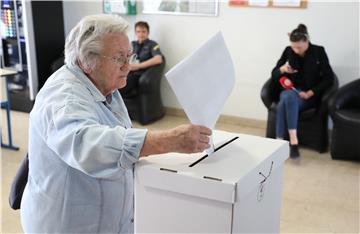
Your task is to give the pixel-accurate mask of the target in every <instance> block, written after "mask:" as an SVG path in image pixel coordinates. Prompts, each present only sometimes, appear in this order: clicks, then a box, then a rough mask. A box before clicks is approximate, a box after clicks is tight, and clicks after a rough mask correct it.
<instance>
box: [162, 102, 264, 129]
mask: <svg viewBox="0 0 360 234" xmlns="http://www.w3.org/2000/svg"><path fill="white" fill-rule="evenodd" d="M165 111H166V114H167V115H172V116H179V117H183V118H187V117H186V114H185V112H184V110H183V109H179V108H175V107H165ZM218 123H222V124H234V125H241V126H246V127H253V128H261V129H265V128H266V121H265V120H258V119H250V118H243V117H237V116H231V115H220V117H219V120H218Z"/></svg>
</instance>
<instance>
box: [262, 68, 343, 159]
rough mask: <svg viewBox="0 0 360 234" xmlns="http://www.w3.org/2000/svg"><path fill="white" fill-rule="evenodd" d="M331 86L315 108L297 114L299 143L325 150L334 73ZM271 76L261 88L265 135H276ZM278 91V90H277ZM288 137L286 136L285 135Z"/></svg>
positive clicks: (335, 85) (333, 87)
mask: <svg viewBox="0 0 360 234" xmlns="http://www.w3.org/2000/svg"><path fill="white" fill-rule="evenodd" d="M333 77H334V79H333V84H332V86H331V87H330V88H329V89H328V90H327V91H326V92H325V93H324V94H323V95H322V97H321V101H320V103H319V104H318V106H317V107H316V108H311V109H308V110H305V111H303V112H301V113H300V115H299V122H298V131H297V132H298V138H299V145H302V146H306V147H309V148H312V149H315V150H317V151H319V152H320V153H323V152H326V150H327V148H328V100H329V98H330V96H331V95H332V94H333V93H334V92H335V91H336V90H337V88H338V86H339V82H338V78H337V76H336V75H335V74H334V76H333ZM278 88H279V86H277V85H274V84H273V82H272V81H271V78H270V79H269V80H267V81H266V82H265V84H264V85H263V87H262V89H261V100H262V101H263V103H264V105H265V106H266V108H267V109H268V120H267V126H266V137H268V138H275V137H276V131H275V128H276V125H275V124H276V104H277V102H278V100H277V97H276V96H275V93H277V92H276V89H278ZM278 91H279V90H278ZM287 137H288V136H287Z"/></svg>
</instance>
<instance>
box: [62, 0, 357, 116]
mask: <svg viewBox="0 0 360 234" xmlns="http://www.w3.org/2000/svg"><path fill="white" fill-rule="evenodd" d="M140 6H141V5H140ZM359 9H360V7H359V2H358V1H353V2H311V1H309V2H308V6H307V8H306V9H280V8H266V9H263V8H250V7H244V8H243V7H233V6H229V5H228V4H227V2H221V3H220V5H219V16H218V17H199V16H174V15H155V14H141V12H140V11H139V14H138V15H137V16H126V17H125V18H126V19H127V20H128V21H129V22H130V23H131V24H132V25H133V24H134V22H136V21H137V20H145V21H148V22H149V24H150V27H151V28H150V30H151V34H150V37H151V38H152V39H154V40H156V41H158V42H159V44H160V45H161V50H162V52H163V54H164V55H165V56H166V60H167V70H168V69H170V68H171V67H172V66H174V65H175V64H176V63H178V62H179V61H180V60H181V59H183V58H184V57H185V56H187V55H188V54H190V53H191V52H192V51H193V50H194V49H195V48H197V47H199V46H200V45H201V44H202V43H203V42H205V41H206V40H207V39H209V38H210V37H211V36H212V35H214V34H215V33H216V32H217V31H219V30H221V31H222V32H223V34H224V37H225V41H226V43H227V46H228V48H229V50H230V53H231V56H232V58H233V61H234V64H235V69H236V84H235V88H234V90H233V92H232V94H231V96H230V97H229V99H228V100H227V102H226V104H225V107H224V110H223V112H222V114H225V115H232V116H238V117H245V118H253V119H261V120H265V119H266V109H265V107H264V106H263V104H262V102H261V100H260V90H261V87H262V85H263V83H264V82H265V81H266V80H267V78H269V76H270V72H271V70H272V68H273V67H274V66H275V63H276V62H277V60H278V58H279V57H280V55H281V53H282V51H283V49H284V48H285V46H286V45H288V37H287V33H288V32H290V31H291V30H292V29H294V28H295V27H296V26H297V25H298V23H300V22H301V23H304V24H306V25H307V26H308V30H309V34H310V37H311V41H312V42H313V43H314V44H320V45H323V46H324V47H325V48H326V51H327V53H328V56H329V59H330V63H331V65H332V67H333V69H334V71H335V72H336V73H337V75H338V77H339V80H340V84H341V85H343V84H345V83H348V82H349V81H351V80H354V79H356V78H359V77H360V72H359V64H360V61H359V41H360V40H359ZM101 12H102V2H87V3H84V2H68V1H66V2H64V15H65V17H64V18H65V31H66V32H69V30H70V29H71V28H72V27H73V26H74V25H75V24H76V23H77V22H78V20H79V19H80V18H81V17H82V16H84V15H88V14H95V13H101ZM130 37H131V38H133V33H131V36H130ZM214 92H216V90H214ZM162 97H163V102H164V104H165V106H168V107H178V108H180V105H179V103H178V102H177V100H176V97H175V95H174V94H173V92H172V90H171V88H170V87H169V85H168V83H167V82H166V80H165V79H164V80H163V82H162Z"/></svg>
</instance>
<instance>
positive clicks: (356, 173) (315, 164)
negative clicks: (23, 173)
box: [1, 111, 360, 233]
mask: <svg viewBox="0 0 360 234" xmlns="http://www.w3.org/2000/svg"><path fill="white" fill-rule="evenodd" d="M1 113H2V116H3V118H2V125H1V126H2V132H3V136H4V141H6V136H5V134H4V133H6V124H5V123H6V122H5V116H4V113H5V112H4V111H2V112H1ZM11 114H12V122H13V135H14V142H15V144H17V145H18V146H20V150H19V151H16V152H15V151H9V150H5V149H2V152H1V153H2V155H1V188H2V190H1V195H2V197H1V201H2V203H1V204H2V207H1V233H22V228H21V225H20V215H19V211H13V210H11V209H10V208H9V206H8V193H9V186H10V183H11V181H12V178H13V176H14V174H15V172H16V169H17V167H18V164H19V162H20V161H21V159H22V157H23V156H24V155H25V153H26V152H27V133H28V114H25V113H21V112H12V113H11ZM186 122H187V120H186V119H184V118H180V117H174V116H166V117H165V118H163V119H162V120H160V121H158V122H156V123H154V124H151V125H148V126H146V127H147V128H149V129H165V128H170V127H174V126H176V125H178V124H182V123H186ZM135 126H136V127H140V126H139V125H137V124H135ZM216 128H217V129H221V130H227V131H232V132H241V133H246V134H253V135H260V136H262V135H264V132H265V130H264V129H261V128H250V127H244V126H236V125H231V124H218V125H217V126H216ZM300 152H301V158H300V159H299V160H291V159H288V160H287V161H286V162H285V173H284V183H283V197H282V213H281V232H282V233H359V225H360V224H359V223H360V218H359V213H360V207H359V193H360V190H359V182H360V178H359V177H360V164H359V163H355V162H348V161H335V160H332V159H331V158H330V155H329V153H325V154H319V153H317V152H315V151H312V150H307V149H300Z"/></svg>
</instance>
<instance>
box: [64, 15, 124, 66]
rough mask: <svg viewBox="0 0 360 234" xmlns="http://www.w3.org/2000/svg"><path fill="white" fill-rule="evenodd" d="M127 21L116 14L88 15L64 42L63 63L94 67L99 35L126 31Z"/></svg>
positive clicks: (99, 39)
mask: <svg viewBox="0 0 360 234" xmlns="http://www.w3.org/2000/svg"><path fill="white" fill-rule="evenodd" d="M128 27H129V23H128V22H127V21H126V20H124V19H123V18H121V17H120V16H117V15H107V14H99V15H89V16H85V17H84V18H82V19H81V21H80V22H79V23H78V24H77V25H76V26H75V27H74V28H73V29H72V30H71V31H70V33H69V35H68V36H67V38H66V42H65V63H66V64H68V65H72V66H74V65H78V64H79V63H78V62H81V64H82V65H83V66H85V67H87V68H91V69H94V68H95V66H96V62H97V58H98V56H97V55H99V54H100V51H101V47H102V43H101V37H102V36H103V35H104V34H107V33H127V30H128Z"/></svg>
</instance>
